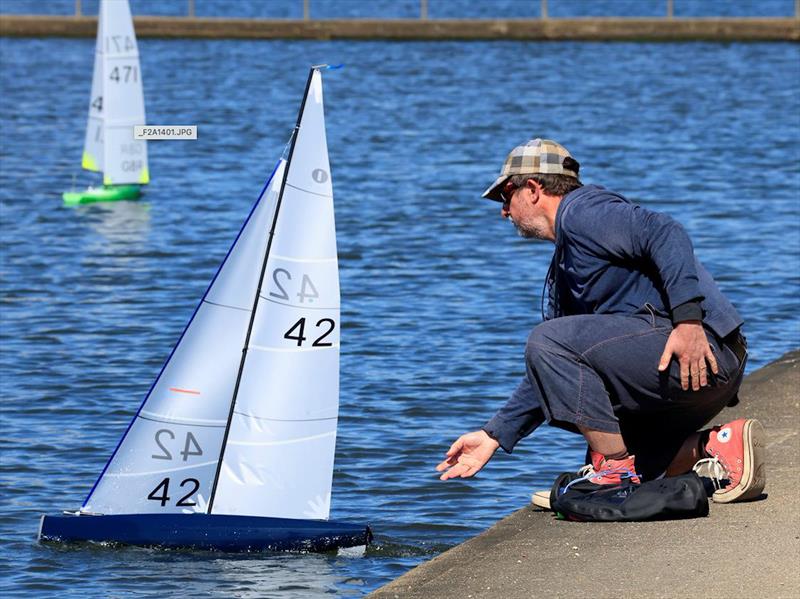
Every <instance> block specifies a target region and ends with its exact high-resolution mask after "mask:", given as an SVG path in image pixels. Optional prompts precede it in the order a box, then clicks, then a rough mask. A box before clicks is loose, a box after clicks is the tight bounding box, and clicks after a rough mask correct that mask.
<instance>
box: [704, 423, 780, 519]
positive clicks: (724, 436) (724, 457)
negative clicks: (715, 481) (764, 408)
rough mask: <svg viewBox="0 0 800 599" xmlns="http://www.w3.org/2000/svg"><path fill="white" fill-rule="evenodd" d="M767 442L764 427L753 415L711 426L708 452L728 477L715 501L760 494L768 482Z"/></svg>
mask: <svg viewBox="0 0 800 599" xmlns="http://www.w3.org/2000/svg"><path fill="white" fill-rule="evenodd" d="M764 445H765V443H764V427H763V426H761V423H760V422H759V421H758V420H753V419H752V418H740V419H739V420H734V421H733V422H729V423H728V424H723V425H722V426H715V427H714V428H712V429H711V433H710V435H709V437H708V443H706V447H705V450H706V453H707V454H708V455H709V458H710V461H712V462H717V463H718V464H719V465H721V466H722V468H723V469H724V470H725V474H726V475H727V479H728V484H727V485H726V486H724V487H721V488H719V489H717V490H716V491H714V495H713V496H712V499H713V500H714V501H716V502H718V503H730V502H732V501H744V500H746V499H752V498H754V497H758V496H759V495H760V494H761V491H763V490H764V485H765V484H766V482H767V473H766V468H765V467H764Z"/></svg>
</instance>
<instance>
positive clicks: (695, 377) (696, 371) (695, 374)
mask: <svg viewBox="0 0 800 599" xmlns="http://www.w3.org/2000/svg"><path fill="white" fill-rule="evenodd" d="M690 370H691V375H692V390H693V391H698V390H699V389H700V377H701V373H700V364H699V363H697V362H695V363H694V366H692V367H691V369H690Z"/></svg>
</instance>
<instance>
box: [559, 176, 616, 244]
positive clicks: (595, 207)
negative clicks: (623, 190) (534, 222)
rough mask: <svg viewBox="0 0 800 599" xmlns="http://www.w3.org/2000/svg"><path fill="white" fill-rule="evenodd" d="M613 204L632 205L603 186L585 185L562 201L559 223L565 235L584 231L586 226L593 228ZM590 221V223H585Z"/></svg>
mask: <svg viewBox="0 0 800 599" xmlns="http://www.w3.org/2000/svg"><path fill="white" fill-rule="evenodd" d="M611 204H629V205H630V204H631V202H630V201H629V200H628V199H626V198H625V197H624V196H623V195H622V194H620V193H617V192H616V191H612V190H610V189H606V188H605V187H603V186H601V185H584V186H583V187H579V188H578V189H576V190H574V191H571V192H569V193H568V194H567V195H565V196H564V198H563V199H562V200H561V206H560V207H559V208H560V210H559V212H560V215H559V221H560V224H561V225H562V227H563V229H564V231H565V233H569V232H570V231H574V230H576V229H578V230H580V229H583V226H584V225H585V224H589V223H591V224H592V225H593V226H594V225H596V224H597V223H598V222H602V218H603V215H602V213H603V212H604V211H606V210H608V207H609V205H611ZM585 221H588V222H585Z"/></svg>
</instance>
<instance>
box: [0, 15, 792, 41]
mask: <svg viewBox="0 0 800 599" xmlns="http://www.w3.org/2000/svg"><path fill="white" fill-rule="evenodd" d="M134 25H135V27H136V35H137V36H138V37H160V38H229V39H325V40H328V39H351V40H357V39H383V40H501V39H502V40H509V39H513V40H587V41H589V40H597V41H701V40H709V41H795V42H797V41H800V19H794V18H746V19H740V18H704V19H640V18H612V19H598V18H585V19H547V20H541V19H518V20H508V19H506V20H499V19H463V20H454V19H448V20H444V19H429V20H420V19H384V20H369V19H358V20H309V21H300V20H265V19H228V18H193V17H151V16H138V17H134ZM96 32H97V17H71V16H30V15H0V36H5V37H94V36H95V34H96Z"/></svg>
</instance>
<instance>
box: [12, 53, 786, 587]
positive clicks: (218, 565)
mask: <svg viewBox="0 0 800 599" xmlns="http://www.w3.org/2000/svg"><path fill="white" fill-rule="evenodd" d="M140 49H141V53H142V62H143V73H144V82H145V94H146V99H147V113H148V121H149V122H150V123H153V124H197V125H198V126H199V131H200V133H199V139H198V140H197V141H195V142H152V143H151V144H150V146H149V149H150V168H151V175H152V184H151V185H150V186H149V188H148V191H147V195H146V196H145V199H144V200H143V201H140V202H135V203H118V204H109V205H94V206H87V207H81V208H77V209H67V208H64V207H63V206H62V205H61V199H60V193H61V192H62V191H63V190H65V189H67V188H69V187H70V185H71V184H72V176H73V174H78V179H77V181H78V184H81V183H85V182H86V177H85V176H84V175H81V174H79V173H78V163H79V159H80V153H81V147H82V142H83V131H84V126H85V112H86V104H87V98H88V92H89V78H90V75H91V60H92V51H93V41H91V40H88V39H86V40H57V39H49V40H22V39H20V40H11V39H2V40H0V50H1V51H2V69H0V77H1V79H0V83H1V84H2V100H0V101H2V121H1V122H0V125H1V126H2V129H1V131H2V172H1V173H0V181H1V183H2V189H1V190H0V202H1V203H0V205H1V206H2V268H1V269H0V290H1V291H2V335H3V339H2V347H0V358H2V362H1V363H0V367H1V368H2V379H1V380H0V390H1V391H2V440H0V451H1V452H2V458H1V459H2V464H1V466H0V472H2V483H3V492H2V499H1V500H0V501H2V512H1V514H0V538H1V539H2V540H0V551H1V552H2V562H0V569H1V570H0V572H2V578H3V581H2V582H1V583H0V585H2V587H0V591H2V592H3V593H4V595H6V596H8V593H14V594H18V595H22V594H25V595H28V596H30V595H31V593H33V594H35V595H36V596H43V595H50V594H52V595H59V596H75V597H78V596H80V597H83V596H115V597H121V596H133V595H136V596H153V597H155V596H164V595H167V596H169V595H176V594H178V593H182V594H191V595H194V596H207V595H212V596H213V595H219V596H225V597H229V596H241V597H247V596H254V597H255V596H257V597H270V596H275V597H294V596H303V597H305V596H314V595H318V594H323V593H327V592H339V593H342V594H345V595H347V594H352V595H360V594H363V593H365V592H368V591H370V590H372V589H374V588H376V587H378V586H380V585H381V584H383V583H385V582H387V581H388V580H390V579H392V578H394V577H396V576H398V575H400V574H402V573H403V572H405V571H406V570H408V569H409V568H411V567H412V566H414V565H416V564H418V563H420V562H421V561H422V560H425V559H428V558H430V557H432V556H433V555H435V554H436V553H438V552H440V551H442V550H444V549H446V548H447V547H450V546H452V545H454V544H456V543H459V542H461V541H463V540H465V539H467V538H468V537H470V536H473V535H475V534H477V533H478V532H480V531H481V530H484V529H485V528H487V527H488V526H490V525H491V524H492V523H493V522H495V521H497V520H498V519H500V518H501V517H503V516H504V515H506V514H508V513H510V512H511V511H513V510H514V509H516V508H518V507H520V506H523V505H525V504H526V503H527V501H528V495H529V492H530V491H531V490H532V489H533V488H535V487H536V486H538V485H542V484H546V483H547V482H548V481H549V480H551V479H552V477H553V475H554V474H555V473H556V472H558V471H561V470H562V469H564V468H566V467H572V466H576V465H578V464H579V462H580V459H581V455H582V444H581V442H580V440H579V439H578V438H576V437H573V436H570V435H568V434H566V433H563V432H560V431H556V430H549V429H547V427H543V428H542V429H540V431H538V432H537V433H536V435H535V436H534V438H533V439H530V440H528V441H527V442H523V443H522V445H521V446H520V447H519V449H518V450H517V451H516V452H515V454H514V455H513V456H511V457H508V456H505V455H498V457H497V458H496V459H495V461H494V462H493V463H492V464H491V465H490V466H489V467H488V468H487V470H486V471H485V472H484V473H482V474H481V475H480V476H479V477H478V478H475V479H473V480H469V481H452V482H448V483H441V482H439V481H438V480H437V478H436V474H435V472H434V471H433V467H434V466H435V464H436V463H437V462H438V461H439V459H440V458H441V455H442V453H443V452H444V450H445V449H446V448H447V446H448V444H449V443H450V442H451V441H452V440H453V439H454V438H455V436H456V435H458V434H459V433H461V432H463V431H465V430H469V429H474V428H477V427H479V426H480V425H481V424H482V423H483V422H484V421H485V420H486V419H488V417H489V416H491V414H492V413H493V411H494V410H495V409H496V408H497V407H498V406H499V405H500V404H501V403H502V402H503V401H504V400H505V398H506V396H507V395H508V394H509V393H510V391H511V390H512V389H513V387H514V386H515V384H516V381H517V379H518V377H520V376H521V374H522V372H523V362H522V351H523V347H524V341H525V338H526V336H527V333H528V330H529V329H530V327H532V326H533V325H535V324H536V323H537V321H538V314H539V309H538V306H539V291H540V288H541V281H542V277H543V276H544V273H545V270H546V267H547V263H548V261H549V256H550V252H551V248H550V246H549V245H546V244H537V243H529V242H526V241H524V240H522V239H520V238H518V237H516V236H515V234H514V232H513V228H512V227H511V225H510V224H509V223H507V222H504V221H502V220H501V219H500V218H499V215H498V206H497V205H496V204H494V203H489V202H486V201H483V200H480V199H479V197H478V196H479V194H480V192H481V191H482V190H483V189H484V188H485V187H486V185H487V184H488V183H489V182H490V181H491V180H492V179H493V178H494V176H495V173H496V171H497V170H498V169H499V167H500V164H501V162H502V160H503V158H504V157H505V154H506V152H507V151H508V150H509V149H510V148H511V147H512V146H513V145H516V144H517V143H519V142H521V141H523V140H525V139H528V138H529V137H531V136H533V135H545V136H551V137H554V138H556V139H558V140H561V141H562V143H564V144H565V145H566V146H567V147H568V148H570V150H571V151H572V152H573V154H574V155H575V156H576V157H577V158H578V159H579V160H580V161H581V162H582V164H583V165H584V167H583V170H582V172H584V177H583V178H584V181H587V182H597V183H602V184H605V185H607V186H609V187H612V188H615V189H617V190H619V191H621V192H623V193H625V194H627V195H628V196H629V197H631V198H632V199H634V200H636V201H638V202H641V203H642V204H644V205H646V206H648V207H651V208H655V209H659V210H664V211H666V212H669V213H670V214H672V215H673V216H675V217H676V218H677V219H678V220H680V221H681V222H682V223H684V225H685V226H686V228H687V229H688V231H689V232H690V234H691V235H692V238H693V240H694V242H695V246H696V251H697V253H698V254H699V256H700V257H701V258H702V259H703V260H704V261H705V262H706V264H707V266H708V267H709V268H710V269H711V271H712V272H713V273H715V274H716V275H717V278H718V281H719V282H720V284H721V285H722V287H723V288H724V290H725V291H726V292H727V293H728V294H729V295H730V297H731V298H732V299H733V301H734V303H735V304H736V305H737V306H738V308H739V309H740V311H741V312H742V314H743V316H744V318H745V320H746V321H747V333H748V337H749V339H750V341H751V347H752V361H751V363H750V368H751V369H753V368H756V367H758V366H761V365H764V364H765V363H767V362H768V361H769V360H771V359H773V358H775V357H777V356H779V355H781V354H782V353H783V352H784V351H786V350H788V349H790V348H792V347H796V346H797V345H798V343H799V341H800V340H799V339H798V337H799V336H800V327H799V326H798V323H799V322H800V321H799V320H798V316H797V313H798V302H797V297H798V289H799V288H800V284H799V283H800V281H799V280H798V272H800V199H799V198H798V190H799V189H800V173H798V165H799V164H800V155H799V154H800V116H798V115H800V106H798V97H800V72H799V68H800V67H798V65H800V51H799V50H798V46H797V45H790V44H701V43H696V44H620V43H618V44H590V43H445V42H442V43H405V44H393V43H381V42H372V43H371V42H360V43H356V42H287V41H239V42H234V41H165V40H150V39H147V40H141V42H140ZM319 62H331V63H338V62H344V63H346V64H347V67H346V68H345V69H344V70H341V71H336V72H331V73H329V74H326V76H325V91H326V105H327V123H328V143H329V147H330V155H331V163H332V171H333V179H334V190H335V196H336V207H337V230H338V242H339V252H340V267H341V279H342V281H341V285H342V302H343V309H342V321H343V334H342V367H341V371H342V372H341V381H342V394H341V417H340V429H339V437H338V446H337V457H336V472H335V479H334V495H333V505H332V516H333V517H334V518H336V519H340V520H348V519H350V520H355V521H362V520H364V519H366V520H368V521H369V522H370V523H371V524H372V526H373V527H374V529H375V532H376V544H375V546H374V547H372V548H370V549H369V551H368V552H367V554H366V556H365V557H361V558H358V557H346V556H337V555H241V556H229V555H219V554H216V555H214V554H205V553H197V552H177V551H172V552H168V551H156V550H144V549H110V548H103V547H90V548H79V549H78V548H72V547H54V546H40V545H38V544H37V543H36V542H35V535H36V529H37V525H38V520H39V516H40V514H42V513H44V512H57V511H60V510H61V509H65V508H74V507H76V506H78V505H80V503H81V502H82V500H83V498H84V497H85V495H86V493H87V492H88V490H89V487H90V485H91V484H92V482H93V481H94V479H95V477H96V475H97V473H98V472H99V469H100V468H102V466H103V464H104V463H105V460H106V459H107V457H108V455H109V453H110V451H111V450H112V449H113V447H114V445H115V443H116V441H117V439H118V438H119V436H120V435H121V433H122V432H123V431H124V429H125V427H126V425H127V423H128V421H129V419H130V418H131V416H132V414H133V413H134V411H135V409H136V407H137V406H138V405H139V402H140V401H141V398H142V397H143V395H144V394H145V392H146V391H147V389H148V387H149V385H150V383H151V381H152V379H153V377H154V376H155V375H156V374H157V373H158V371H159V368H160V366H161V363H162V361H163V360H164V359H165V358H166V356H167V355H168V352H169V350H170V348H171V347H172V345H173V343H174V342H175V340H176V338H177V336H178V334H179V333H180V331H181V330H182V327H183V325H184V323H185V321H186V320H187V319H188V317H189V316H190V315H191V313H192V311H193V309H194V306H195V304H196V302H197V301H198V299H199V298H200V296H201V294H202V292H203V291H204V290H205V288H206V285H207V284H208V281H209V280H210V277H211V276H212V275H213V274H214V272H215V270H216V267H217V265H218V263H219V261H220V260H221V259H222V257H223V256H224V255H225V252H226V250H227V247H228V245H229V244H230V243H231V241H232V239H233V237H234V235H235V234H236V232H237V231H238V228H239V225H240V223H241V221H242V219H243V218H244V216H245V215H246V214H247V211H248V209H249V207H250V205H251V203H252V202H253V201H254V200H255V197H256V195H257V193H258V192H259V191H260V189H261V186H262V184H263V181H264V179H265V178H266V177H267V176H268V174H269V173H270V172H271V169H272V167H273V165H274V163H275V160H276V159H277V157H278V155H279V154H280V152H281V151H282V149H283V146H284V143H285V142H286V140H287V138H288V134H289V131H290V130H291V127H292V126H293V124H294V120H295V116H296V110H297V107H298V104H299V101H300V95H301V93H302V90H303V85H304V83H305V78H306V73H307V68H308V65H309V64H312V63H319Z"/></svg>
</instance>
